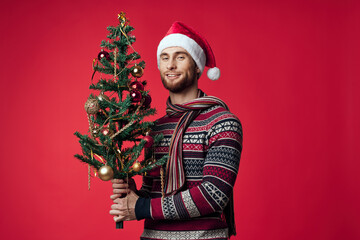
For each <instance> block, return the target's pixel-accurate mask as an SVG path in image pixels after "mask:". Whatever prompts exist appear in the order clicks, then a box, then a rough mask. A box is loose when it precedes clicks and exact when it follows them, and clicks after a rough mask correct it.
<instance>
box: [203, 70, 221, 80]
mask: <svg viewBox="0 0 360 240" xmlns="http://www.w3.org/2000/svg"><path fill="white" fill-rule="evenodd" d="M206 74H207V76H208V78H210V79H211V80H218V79H219V77H220V69H218V68H217V67H213V68H209V70H207V73H206Z"/></svg>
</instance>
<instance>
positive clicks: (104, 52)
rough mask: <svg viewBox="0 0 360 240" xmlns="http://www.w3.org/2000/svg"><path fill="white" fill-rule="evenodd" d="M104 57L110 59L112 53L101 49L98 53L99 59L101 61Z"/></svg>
mask: <svg viewBox="0 0 360 240" xmlns="http://www.w3.org/2000/svg"><path fill="white" fill-rule="evenodd" d="M103 58H106V59H107V60H108V61H109V60H110V54H109V53H108V52H106V51H104V50H101V52H99V54H98V59H99V61H100V60H101V59H103Z"/></svg>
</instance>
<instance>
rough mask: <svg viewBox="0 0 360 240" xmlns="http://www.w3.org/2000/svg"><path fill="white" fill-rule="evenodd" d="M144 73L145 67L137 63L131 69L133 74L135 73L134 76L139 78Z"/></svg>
mask: <svg viewBox="0 0 360 240" xmlns="http://www.w3.org/2000/svg"><path fill="white" fill-rule="evenodd" d="M143 73H144V69H143V68H142V67H140V66H139V65H136V64H135V66H134V67H133V68H132V69H131V75H133V77H136V78H139V77H141V76H142V75H143Z"/></svg>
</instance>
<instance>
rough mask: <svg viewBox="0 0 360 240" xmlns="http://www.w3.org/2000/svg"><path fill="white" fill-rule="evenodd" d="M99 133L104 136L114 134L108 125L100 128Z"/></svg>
mask: <svg viewBox="0 0 360 240" xmlns="http://www.w3.org/2000/svg"><path fill="white" fill-rule="evenodd" d="M101 133H102V134H103V135H104V136H112V135H113V134H114V131H113V130H111V129H110V128H109V127H104V128H103V129H102V130H101Z"/></svg>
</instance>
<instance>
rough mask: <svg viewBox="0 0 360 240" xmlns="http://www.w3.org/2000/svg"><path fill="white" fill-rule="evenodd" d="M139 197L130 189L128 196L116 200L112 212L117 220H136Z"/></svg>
mask: <svg viewBox="0 0 360 240" xmlns="http://www.w3.org/2000/svg"><path fill="white" fill-rule="evenodd" d="M138 198H139V196H138V195H136V194H135V193H134V192H133V191H130V192H129V194H128V195H127V196H126V197H124V198H116V199H115V200H114V203H115V204H113V205H111V210H110V214H111V215H113V216H114V220H115V222H119V221H131V220H136V215H135V205H136V201H137V200H138Z"/></svg>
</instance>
